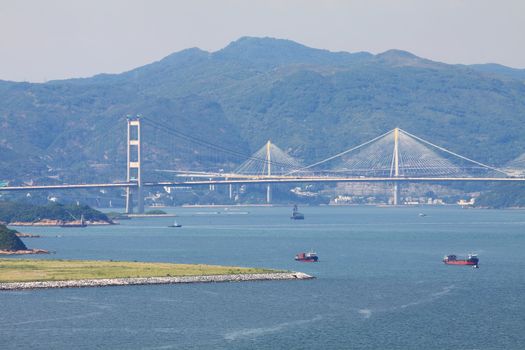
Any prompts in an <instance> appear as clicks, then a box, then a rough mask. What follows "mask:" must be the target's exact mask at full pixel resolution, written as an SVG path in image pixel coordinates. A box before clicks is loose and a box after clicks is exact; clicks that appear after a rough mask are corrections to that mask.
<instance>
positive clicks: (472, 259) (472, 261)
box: [443, 254, 479, 268]
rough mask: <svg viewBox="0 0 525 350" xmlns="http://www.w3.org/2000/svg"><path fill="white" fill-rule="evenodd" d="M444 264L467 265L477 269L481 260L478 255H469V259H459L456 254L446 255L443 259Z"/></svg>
mask: <svg viewBox="0 0 525 350" xmlns="http://www.w3.org/2000/svg"><path fill="white" fill-rule="evenodd" d="M443 262H444V263H445V264H446V265H467V266H473V267H475V268H478V267H479V259H478V255H477V254H469V255H468V256H467V258H463V259H458V257H457V256H456V255H454V254H452V255H446V256H445V257H444V258H443Z"/></svg>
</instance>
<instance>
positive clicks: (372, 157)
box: [0, 117, 525, 213]
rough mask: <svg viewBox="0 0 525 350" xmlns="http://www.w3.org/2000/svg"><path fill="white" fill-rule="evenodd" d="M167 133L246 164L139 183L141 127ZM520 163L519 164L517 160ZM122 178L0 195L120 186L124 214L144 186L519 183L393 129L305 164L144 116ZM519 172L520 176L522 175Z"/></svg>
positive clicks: (133, 126)
mask: <svg viewBox="0 0 525 350" xmlns="http://www.w3.org/2000/svg"><path fill="white" fill-rule="evenodd" d="M143 122H145V123H147V124H148V125H151V126H152V127H155V128H158V129H166V130H168V131H170V132H171V135H172V136H176V137H180V138H182V139H185V140H187V141H189V142H193V143H196V144H199V145H200V146H202V147H208V148H210V149H213V150H214V151H216V152H225V153H230V154H233V155H235V156H237V157H238V158H243V159H245V161H244V162H243V163H241V164H240V165H239V166H238V167H237V168H235V169H233V170H232V171H230V172H225V171H222V170H221V171H176V170H166V169H163V170H158V171H162V172H171V173H173V174H175V176H176V177H177V178H179V179H180V180H170V181H154V182H148V181H144V179H143V178H142V177H143V149H142V134H143V132H142V123H143ZM516 163H518V165H519V164H521V163H523V160H520V159H518V160H517V161H516ZM126 164H127V166H126V170H127V171H126V180H125V181H120V182H115V183H94V184H61V185H31V186H4V187H0V191H34V190H58V189H89V188H124V189H125V190H126V212H127V213H131V212H132V211H133V206H134V205H133V197H136V207H137V211H138V212H139V213H142V212H143V211H144V188H149V187H176V186H203V185H210V186H215V185H230V193H231V185H234V184H264V185H266V200H267V202H268V203H270V202H271V185H272V184H289V183H339V182H386V183H391V184H392V185H393V203H394V204H397V203H398V200H399V199H398V197H399V184H400V183H407V182H466V181H472V182H523V181H525V177H524V176H523V175H520V176H516V173H515V172H514V173H511V172H510V171H509V170H508V169H500V168H497V167H494V166H491V165H488V164H484V163H482V162H478V161H476V160H474V159H471V158H468V157H465V156H462V155H460V154H458V153H456V152H453V151H450V150H448V149H446V148H444V147H441V146H438V145H436V144H434V143H432V142H429V141H427V140H424V139H422V138H420V137H418V136H416V135H413V134H411V133H409V132H407V131H405V130H403V129H400V128H395V129H393V130H390V131H388V132H386V133H384V134H382V135H379V136H377V137H375V138H373V139H371V140H368V141H366V142H364V143H362V144H360V145H357V146H355V147H352V148H350V149H347V150H345V151H343V152H340V153H337V154H335V155H333V156H330V157H328V158H326V159H323V160H321V161H317V162H315V163H312V164H309V165H303V163H302V162H300V161H299V160H297V159H295V158H294V157H292V156H290V155H289V154H288V153H287V152H285V151H283V150H282V149H280V148H279V147H278V146H277V145H275V144H273V143H272V142H271V141H268V142H267V143H266V144H265V145H264V146H263V147H261V148H260V149H259V150H258V151H256V152H255V153H253V154H251V155H245V154H243V153H241V152H238V151H234V150H231V149H228V148H225V147H222V146H219V145H216V144H212V143H210V142H208V141H205V140H199V139H195V138H194V137H192V136H191V135H187V134H183V133H181V132H178V131H174V130H173V129H171V128H169V127H168V126H164V125H162V124H159V123H158V122H155V121H152V120H150V119H149V118H139V117H134V118H128V119H127V161H126ZM521 174H523V173H521Z"/></svg>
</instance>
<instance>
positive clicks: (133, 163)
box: [126, 116, 144, 214]
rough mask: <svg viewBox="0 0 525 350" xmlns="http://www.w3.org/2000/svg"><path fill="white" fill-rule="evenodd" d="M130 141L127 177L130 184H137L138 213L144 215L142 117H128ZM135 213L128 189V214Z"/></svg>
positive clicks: (129, 189) (128, 144) (128, 189)
mask: <svg viewBox="0 0 525 350" xmlns="http://www.w3.org/2000/svg"><path fill="white" fill-rule="evenodd" d="M127 122H128V139H127V153H128V158H127V176H126V180H127V181H128V182H135V183H136V184H137V191H136V196H137V212H138V213H139V214H142V213H144V196H143V193H142V158H141V153H142V144H141V134H142V133H141V128H140V117H139V116H136V117H128V118H127ZM132 212H133V196H132V192H131V188H130V187H127V188H126V213H128V214H129V213H132Z"/></svg>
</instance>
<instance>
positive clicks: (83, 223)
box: [60, 215, 87, 227]
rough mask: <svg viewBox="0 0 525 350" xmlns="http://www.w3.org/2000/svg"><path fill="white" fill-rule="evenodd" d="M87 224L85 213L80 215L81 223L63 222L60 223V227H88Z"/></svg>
mask: <svg viewBox="0 0 525 350" xmlns="http://www.w3.org/2000/svg"><path fill="white" fill-rule="evenodd" d="M86 226H87V224H86V222H85V221H84V215H80V222H79V223H76V222H70V223H63V224H62V225H60V227H86Z"/></svg>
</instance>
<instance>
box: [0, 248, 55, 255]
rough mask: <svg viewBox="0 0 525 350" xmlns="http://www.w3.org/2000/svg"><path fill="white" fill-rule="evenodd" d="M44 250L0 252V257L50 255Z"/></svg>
mask: <svg viewBox="0 0 525 350" xmlns="http://www.w3.org/2000/svg"><path fill="white" fill-rule="evenodd" d="M50 253H51V252H50V251H49V250H45V249H22V250H0V255H25V254H50Z"/></svg>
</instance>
